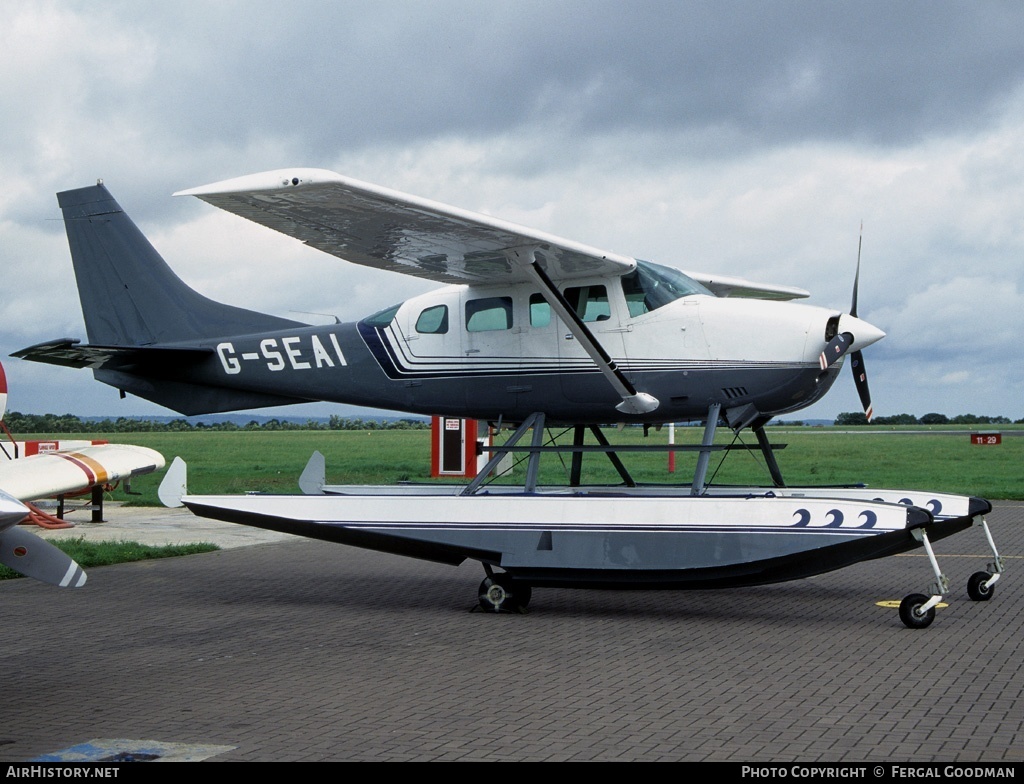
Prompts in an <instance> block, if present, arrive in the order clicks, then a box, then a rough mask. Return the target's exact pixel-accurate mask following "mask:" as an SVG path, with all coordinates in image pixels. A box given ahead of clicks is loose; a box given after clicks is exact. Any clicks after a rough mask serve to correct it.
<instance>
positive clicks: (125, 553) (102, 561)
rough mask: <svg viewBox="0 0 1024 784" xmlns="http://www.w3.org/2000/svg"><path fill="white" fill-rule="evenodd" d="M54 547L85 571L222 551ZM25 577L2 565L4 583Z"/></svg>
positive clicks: (132, 545) (64, 543)
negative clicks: (120, 564)
mask: <svg viewBox="0 0 1024 784" xmlns="http://www.w3.org/2000/svg"><path fill="white" fill-rule="evenodd" d="M50 541H51V543H52V544H54V545H56V546H57V547H59V548H60V549H61V550H63V551H64V552H65V553H67V554H68V555H70V556H71V557H72V558H74V559H75V560H76V561H77V562H78V565H79V566H81V567H82V568H83V569H89V568H91V567H93V566H109V565H110V564H118V563H128V562H130V561H148V560H152V559H154V558H174V557H176V556H179V555H194V554H196V553H209V552H213V551H214V550H219V549H220V548H219V547H218V546H217V545H215V544H208V543H206V542H198V543H196V544H169V545H164V546H161V547H154V546H151V545H148V544H140V543H139V542H88V541H86V540H85V537H76V538H71V539H52V540H50ZM21 576H22V575H21V574H19V573H18V572H16V571H14V570H13V569H9V568H7V567H6V566H3V565H2V564H0V580H13V579H14V578H16V577H21Z"/></svg>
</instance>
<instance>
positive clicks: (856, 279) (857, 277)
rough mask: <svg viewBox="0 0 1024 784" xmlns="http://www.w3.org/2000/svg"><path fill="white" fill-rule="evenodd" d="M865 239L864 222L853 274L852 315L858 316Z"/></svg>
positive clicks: (858, 241)
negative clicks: (861, 256) (862, 248)
mask: <svg viewBox="0 0 1024 784" xmlns="http://www.w3.org/2000/svg"><path fill="white" fill-rule="evenodd" d="M863 241H864V224H861V227H860V239H858V240H857V272H856V274H855V275H854V276H853V301H852V302H851V303H850V315H851V316H853V317H854V318H856V317H857V289H859V288H860V247H861V243H862V242H863Z"/></svg>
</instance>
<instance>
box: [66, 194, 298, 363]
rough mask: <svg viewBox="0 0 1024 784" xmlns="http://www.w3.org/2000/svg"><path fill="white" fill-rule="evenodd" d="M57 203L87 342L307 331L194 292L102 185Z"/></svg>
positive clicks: (108, 343) (183, 339)
mask: <svg viewBox="0 0 1024 784" xmlns="http://www.w3.org/2000/svg"><path fill="white" fill-rule="evenodd" d="M57 201H58V203H59V204H60V207H61V210H62V211H63V213H64V226H65V229H66V230H67V235H68V244H69V245H70V247H71V259H72V261H73V263H74V267H75V278H76V279H77V282H78V294H79V298H80V299H81V302H82V314H83V316H84V317H85V328H86V333H87V334H88V337H89V341H90V343H93V344H98V345H102V346H153V345H160V344H167V343H182V342H188V341H192V340H197V339H200V338H210V337H219V336H222V335H238V334H246V333H254V332H264V331H271V330H275V329H282V328H287V327H292V326H297V325H298V326H302V325H301V324H299V322H295V321H290V320H288V319H282V318H278V317H276V316H270V315H267V314H264V313H258V312H256V311H251V310H245V309H244V308H237V307H234V306H231V305H225V304H222V303H219V302H215V301H214V300H211V299H208V298H207V297H204V296H203V295H202V294H199V293H198V292H197V291H195V290H193V289H191V288H190V287H189V286H188V285H187V284H186V283H185V282H184V281H182V280H181V279H180V278H179V277H178V276H177V275H176V274H175V273H174V272H173V271H172V270H171V268H170V267H169V266H168V265H167V263H166V262H165V261H164V260H163V259H162V258H161V256H160V254H159V253H158V252H157V251H156V249H155V248H154V247H153V246H152V245H151V244H150V242H149V240H147V239H146V237H145V236H144V235H143V233H142V232H141V231H140V230H139V229H138V227H137V226H136V225H135V224H134V222H132V220H131V218H129V217H128V215H127V214H126V213H125V212H124V210H122V209H121V207H120V205H119V204H118V203H117V202H116V201H115V200H114V197H113V196H111V194H110V192H109V191H108V190H107V188H106V187H105V186H104V185H103V184H102V183H97V184H96V185H92V186H89V187H87V188H78V189H76V190H70V191H64V192H62V193H58V194H57Z"/></svg>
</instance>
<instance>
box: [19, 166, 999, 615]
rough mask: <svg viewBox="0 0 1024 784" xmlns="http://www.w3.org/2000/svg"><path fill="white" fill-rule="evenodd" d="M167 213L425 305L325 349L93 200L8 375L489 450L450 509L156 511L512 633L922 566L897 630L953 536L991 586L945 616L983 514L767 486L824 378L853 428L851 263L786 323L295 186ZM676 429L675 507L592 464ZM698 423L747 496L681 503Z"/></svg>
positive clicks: (734, 285) (939, 579) (322, 340)
mask: <svg viewBox="0 0 1024 784" xmlns="http://www.w3.org/2000/svg"><path fill="white" fill-rule="evenodd" d="M178 195H192V196H197V197H199V198H200V199H202V200H204V201H207V202H209V203H210V204H213V205H215V206H217V207H220V208H222V209H225V210H228V211H230V212H233V213H235V214H237V215H240V216H242V217H244V218H248V219H249V220H251V221H254V222H256V223H260V224H263V225H264V226H267V227H269V228H271V229H274V230H276V231H279V232H282V233H284V234H287V235H289V236H292V237H294V238H296V239H298V240H300V241H302V242H304V243H306V244H308V245H311V246H313V247H314V248H318V249H320V250H323V251H325V252H327V253H330V254H332V255H334V256H337V257H339V258H341V259H344V260H345V261H348V262H352V263H355V264H362V265H366V266H370V267H375V268H378V269H384V270H391V271H393V272H398V273H402V274H406V275H414V276H417V277H421V278H426V279H429V280H432V281H436V282H438V283H442V284H447V285H445V286H444V287H442V288H439V289H437V290H435V291H433V292H431V293H428V294H424V295H421V296H418V297H414V298H412V299H410V300H407V301H406V302H403V303H401V304H399V305H395V306H394V307H391V308H388V309H387V310H384V311H381V312H379V313H376V314H373V315H370V316H368V317H366V318H364V319H363V320H362V321H359V322H357V323H354V324H333V325H329V326H311V325H308V324H303V323H300V322H297V321H291V320H288V319H282V318H277V317H274V316H270V315H266V314H262V313H257V312H253V311H250V310H244V309H241V308H238V307H233V306H230V305H226V304H221V303H218V302H214V301H212V300H210V299H208V298H206V297H204V296H202V295H200V294H199V293H197V292H195V291H194V290H192V289H191V288H189V287H188V286H187V285H186V284H185V283H183V282H182V281H181V280H180V279H179V278H178V277H177V276H176V275H175V274H174V273H173V272H172V270H171V269H170V267H168V265H167V264H166V263H165V262H164V261H163V259H162V258H161V257H160V256H159V254H158V253H157V252H156V250H155V249H154V248H153V247H152V246H151V245H150V243H149V242H148V241H147V240H146V238H145V237H144V236H143V235H142V234H141V232H140V231H139V230H138V229H137V228H136V227H135V225H134V224H133V223H132V221H131V220H130V219H129V218H128V216H127V215H126V214H125V213H124V212H123V211H122V209H121V207H120V206H119V205H118V203H117V202H116V201H115V200H114V198H113V197H112V196H111V194H110V193H109V191H108V190H107V189H106V188H105V187H104V186H103V184H102V183H98V184H97V185H95V186H91V187H86V188H81V189H78V190H72V191H67V192H64V193H60V194H58V200H59V203H60V206H61V208H62V210H63V212H64V220H65V225H66V228H67V234H68V240H69V243H70V246H71V256H72V260H73V262H74V267H75V274H76V276H77V279H78V287H79V293H80V296H81V302H82V309H83V313H84V316H85V325H86V332H87V334H88V339H89V343H88V344H87V345H82V344H80V343H79V342H78V341H77V340H71V339H62V340H56V341H52V342H49V343H44V344H40V345H37V346H33V347H30V348H27V349H24V350H22V351H19V352H17V353H16V354H15V356H18V357H22V358H24V359H30V360H35V361H40V362H50V363H54V364H58V365H68V366H72V367H88V368H92V370H93V373H94V375H95V377H96V378H97V379H99V380H100V381H102V382H104V383H106V384H110V385H111V386H114V387H116V388H118V389H119V390H121V392H122V395H123V394H125V393H131V394H135V395H139V396H141V397H144V398H146V399H148V400H151V401H154V402H156V403H159V404H161V405H164V406H167V407H168V408H171V409H174V410H175V411H178V412H181V413H183V414H199V413H209V412H218V411H229V410H239V409H250V408H255V407H259V406H272V405H281V404H286V403H299V402H307V401H313V400H324V401H336V402H339V403H348V404H356V405H367V406H372V407H375V408H386V409H392V410H398V411H406V412H411V413H416V414H427V415H449V416H455V417H463V418H467V419H468V418H472V419H479V420H486V421H489V422H491V423H497V424H499V425H501V426H508V427H510V428H513V427H514V428H515V429H514V432H513V433H512V435H511V436H510V437H509V438H508V440H507V441H506V442H505V443H504V444H503V445H501V446H498V447H496V448H495V449H494V450H493V457H492V459H491V461H490V462H489V463H488V465H487V466H486V467H485V468H484V469H483V470H482V471H481V472H480V474H479V475H478V477H477V478H476V479H474V480H473V481H471V482H469V483H468V484H466V485H465V486H459V487H452V486H429V485H421V486H417V485H407V486H400V487H365V486H326V485H324V483H323V481H322V479H321V481H306V482H305V483H304V490H305V491H306V494H304V495H276V496H275V495H246V496H198V495H189V494H188V492H187V489H186V487H185V481H184V464H183V463H180V462H178V461H176V465H172V469H171V470H170V471H168V476H167V477H166V478H165V483H164V484H165V490H166V492H165V494H164V495H163V497H164V498H165V499H166V500H165V502H166V503H172V504H174V503H183V504H184V505H185V506H187V507H188V508H190V509H191V510H192V511H193V512H194V513H195V514H197V515H201V516H205V517H211V518H217V519H221V520H229V521H233V522H238V523H244V524H247V525H253V526H258V527H263V528H270V529H274V530H278V531H285V532H289V533H293V534H299V535H303V536H309V537H314V538H319V539H324V540H329V541H334V542H341V543H344V544H349V545H353V546H357V547H365V548H370V549H375V550H381V551H385V552H391V553H398V554H402V555H406V556H411V557H415V558H423V559H428V560H432V561H438V562H443V563H449V564H458V563H461V562H462V561H464V560H465V559H467V558H468V559H474V560H477V561H479V562H480V563H481V564H482V565H483V568H484V571H485V579H484V580H483V582H482V583H481V585H480V589H479V595H478V599H479V605H480V607H481V608H483V609H484V610H490V611H495V612H497V611H522V610H524V609H525V607H526V605H527V603H528V602H529V601H530V598H531V594H532V590H533V589H534V588H537V587H598V588H616V587H617V588H716V587H730V586H748V585H758V584H765V583H773V582H781V581H785V580H792V579H799V578H803V577H808V576H811V575H816V574H821V573H824V572H828V571H831V570H835V569H839V568H842V567H845V566H848V565H851V564H854V563H857V562H860V561H863V560H867V559H872V558H879V557H882V556H887V555H892V554H896V553H901V552H905V551H908V550H911V549H914V548H918V547H923V548H925V550H926V551H927V554H928V557H929V560H930V563H931V567H932V570H933V572H934V575H935V584H934V585H932V586H930V590H929V592H928V594H927V595H925V594H911V595H909V596H907V597H906V598H905V599H904V601H903V602H902V605H901V607H900V617H901V618H902V620H903V622H904V623H905V624H906V625H907V626H910V627H914V628H920V627H925V626H928V625H929V624H930V623H931V622H932V620H933V619H934V617H935V607H936V605H938V604H939V602H940V600H941V599H942V598H943V594H945V593H946V592H947V591H948V583H947V580H946V578H945V577H944V576H943V574H942V572H941V571H940V569H939V565H938V563H937V561H936V558H935V555H934V553H933V551H932V546H931V543H932V542H935V541H937V540H939V539H942V538H945V537H948V536H951V535H953V534H955V533H958V532H960V531H963V530H965V529H967V528H969V527H971V526H973V525H979V526H980V527H982V529H983V531H984V533H985V538H986V539H987V542H988V546H989V548H990V549H991V551H992V563H991V564H989V567H988V571H984V572H976V573H975V574H974V575H973V576H972V577H971V579H970V581H969V584H968V593H969V595H970V597H971V598H972V599H974V600H986V599H989V598H990V597H991V596H992V594H993V590H994V586H995V583H996V582H997V581H998V579H999V577H1000V575H1001V573H1002V565H1001V561H1000V557H999V555H998V553H997V551H996V549H995V545H994V543H993V542H992V537H991V535H990V532H989V529H988V526H987V524H986V522H985V517H984V516H985V514H986V513H987V512H989V511H990V510H991V504H989V502H988V501H986V500H984V499H980V498H973V497H967V496H955V495H949V494H942V493H933V492H927V491H925V492H921V491H908V490H886V489H874V488H865V487H863V486H851V487H826V488H814V487H787V486H786V485H785V482H784V481H783V478H782V474H781V471H780V470H779V466H778V463H777V461H776V460H775V457H774V452H773V447H772V445H771V444H770V442H769V440H768V438H767V436H766V434H765V431H764V426H765V425H766V424H767V423H768V421H769V420H770V419H771V418H772V417H774V416H776V415H779V414H786V413H790V412H793V411H797V410H799V409H802V408H804V407H806V406H808V405H810V404H811V403H813V402H815V401H816V400H819V399H820V398H821V397H822V395H824V394H825V393H826V392H827V391H828V389H829V388H830V387H831V386H832V384H833V382H834V381H835V380H836V377H837V375H838V373H839V371H840V369H841V366H842V365H843V364H844V362H845V360H846V359H847V358H848V359H849V360H850V363H851V365H852V367H853V372H854V379H855V382H856V385H857V389H858V391H859V393H860V397H861V400H862V402H863V404H864V408H865V412H866V414H867V415H868V417H869V418H870V416H871V400H870V396H869V393H868V385H867V378H866V375H865V373H864V361H863V355H862V350H863V349H864V348H866V347H868V346H870V345H871V344H872V343H874V342H875V341H877V340H879V339H881V338H882V337H883V336H884V334H883V333H882V332H881V330H879V329H878V328H876V327H874V326H872V325H871V324H868V323H867V322H865V321H863V320H861V319H859V318H858V317H857V278H859V264H860V259H859V253H858V274H857V278H855V282H854V287H853V290H854V293H853V304H852V306H851V308H850V311H849V312H848V313H842V312H838V311H835V310H831V309H827V308H821V307H813V306H809V305H806V304H801V303H795V302H792V301H791V300H794V299H800V298H804V297H807V296H808V293H807V292H806V291H804V290H802V289H798V288H792V287H789V286H777V285H762V284H758V283H753V282H750V281H747V280H742V279H739V278H732V277H720V276H717V275H708V274H699V273H692V272H691V273H684V272H681V271H680V270H678V269H675V268H673V267H669V266H663V265H660V264H654V263H651V262H647V261H639V260H637V259H634V258H631V257H628V256H621V255H618V254H616V253H611V252H608V251H605V250H600V249H598V248H593V247H590V246H587V245H583V244H580V243H578V242H573V241H569V240H565V239H561V238H559V237H555V236H552V235H550V234H547V233H544V232H540V231H534V230H532V229H528V228H525V227H522V226H518V225H515V224H512V223H508V222H505V221H502V220H498V219H496V218H492V217H489V216H486V215H480V214H477V213H473V212H468V211H466V210H462V209H458V208H455V207H451V206H447V205H444V204H439V203H437V202H433V201H429V200H426V199H422V198H418V197H415V196H410V195H407V194H403V193H399V192H397V191H393V190H390V189H387V188H383V187H379V186H376V185H371V184H368V183H364V182H359V181H357V180H354V179H350V178H348V177H343V176H341V175H338V174H335V173H333V172H329V171H324V170H319V169H296V170H283V171H276V172H266V173H262V174H255V175H251V176H247V177H241V178H238V179H234V180H228V181H225V182H219V183H215V184H213V185H207V186H203V187H200V188H194V189H192V190H186V191H182V192H181V193H180V194H178ZM682 420H701V421H703V422H704V431H703V439H702V443H701V444H700V445H694V446H691V447H689V449H692V450H695V451H696V452H697V460H696V468H695V470H694V475H693V477H692V481H689V480H688V483H687V484H684V485H679V484H676V485H671V486H665V485H642V484H640V483H638V482H636V481H634V479H633V477H632V476H631V475H630V473H629V471H628V469H627V468H626V466H625V464H624V463H623V461H622V460H621V459H620V457H619V453H621V452H626V451H630V450H631V449H637V448H639V449H643V448H644V447H636V446H635V445H634V446H632V447H629V448H627V447H621V446H620V447H616V446H614V445H612V444H610V443H609V442H608V440H607V438H606V437H605V436H604V435H603V432H602V430H601V429H600V427H599V426H600V425H602V424H612V423H623V422H624V423H627V424H628V423H640V424H647V425H657V424H662V423H673V422H678V421H682ZM556 425H557V426H559V427H562V428H566V429H571V430H572V432H573V443H572V445H571V446H567V445H562V446H558V445H555V446H551V445H549V444H547V443H546V442H545V431H546V429H547V428H549V427H552V426H556ZM721 425H724V426H726V427H728V428H731V429H732V430H734V431H736V432H737V433H739V432H740V431H742V430H744V429H750V430H751V431H752V432H753V433H754V434H755V435H756V438H757V442H758V446H759V448H760V450H761V452H762V453H763V456H764V460H765V464H766V466H767V468H768V472H769V474H770V477H771V484H770V485H766V486H764V487H742V488H739V487H721V486H714V485H712V484H711V483H709V482H708V481H707V470H708V465H709V459H710V457H711V454H712V453H713V452H716V451H719V450H722V449H728V448H729V447H727V446H722V445H716V444H715V443H714V435H715V429H716V428H717V427H719V426H721ZM588 434H589V437H588ZM527 435H529V437H528V438H527V437H526V436H527ZM520 442H523V445H520ZM686 448H687V447H675V449H677V450H679V449H686ZM556 450H562V451H566V452H568V453H569V454H571V460H570V463H571V470H570V472H569V473H570V476H569V480H568V482H567V483H566V485H565V486H559V487H549V486H542V485H541V484H540V483H539V482H538V469H537V466H538V462H539V460H540V459H541V456H542V455H544V454H546V453H549V452H551V451H556ZM592 452H603V453H605V454H606V455H607V457H608V458H610V459H611V461H612V463H613V465H614V466H615V467H616V469H617V471H618V472H619V475H620V476H621V480H622V481H621V484H617V485H587V484H584V483H582V482H581V470H580V469H581V464H582V459H583V456H584V455H585V454H587V453H592ZM510 453H517V456H518V457H520V458H521V459H523V460H524V461H525V464H526V466H525V471H524V476H525V478H524V481H523V483H522V486H515V487H511V486H507V485H501V486H499V485H497V484H494V483H491V484H487V483H488V482H489V477H491V476H492V475H493V474H494V473H495V470H496V468H497V466H498V465H499V462H500V461H501V460H502V458H504V457H505V456H506V455H508V454H510ZM314 474H315V472H314ZM314 479H315V477H314ZM168 488H171V489H168ZM173 488H177V490H176V491H172V490H173ZM310 491H311V492H310Z"/></svg>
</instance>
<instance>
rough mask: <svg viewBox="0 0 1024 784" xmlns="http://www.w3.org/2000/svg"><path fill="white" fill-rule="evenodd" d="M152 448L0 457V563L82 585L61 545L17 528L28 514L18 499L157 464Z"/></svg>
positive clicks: (64, 585)
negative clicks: (5, 458)
mask: <svg viewBox="0 0 1024 784" xmlns="http://www.w3.org/2000/svg"><path fill="white" fill-rule="evenodd" d="M163 465H164V459H163V456H162V455H161V454H160V453H159V452H156V451H155V450H152V449H148V448H147V447H142V446H132V445H128V444H102V445H95V446H89V447H84V448H82V449H79V450H76V451H73V452H50V453H47V454H41V455H32V456H31V457H22V458H18V459H11V460H3V459H2V458H0V563H3V564H4V565H5V566H7V567H9V568H11V569H13V570H15V571H16V572H20V573H21V574H23V575H25V576H26V577H33V578H35V579H37V580H40V581H42V582H44V583H50V584H51V585H57V586H60V587H61V588H80V587H81V586H83V585H85V579H86V577H85V572H84V571H83V570H82V567H80V566H79V565H78V564H77V563H75V561H74V560H73V559H72V558H71V557H70V556H68V555H66V554H65V553H64V552H62V551H61V550H60V549H58V548H57V547H55V546H54V545H52V544H50V543H49V542H47V541H46V540H44V539H42V538H41V537H39V536H36V535H35V534H33V533H30V532H29V531H26V530H24V529H22V528H19V527H18V523H20V522H21V521H22V520H24V519H25V517H26V516H27V515H28V514H29V508H28V507H27V506H26V505H25V503H23V502H27V501H34V500H37V499H39V498H49V497H52V496H57V495H63V494H65V493H77V492H80V491H82V490H88V489H89V488H90V487H95V486H97V485H104V484H107V483H110V482H116V481H118V480H120V479H127V478H129V477H132V476H137V475H140V474H148V473H150V472H152V471H156V470H158V469H160V468H162V467H163Z"/></svg>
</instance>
